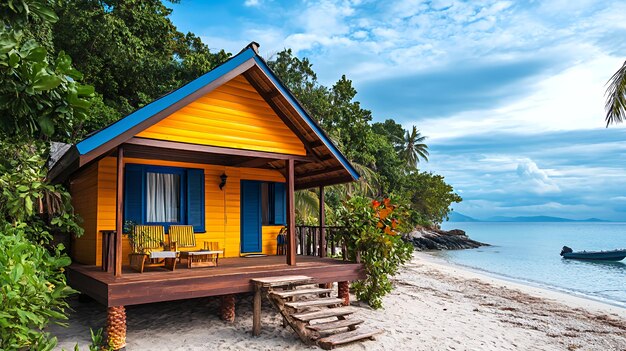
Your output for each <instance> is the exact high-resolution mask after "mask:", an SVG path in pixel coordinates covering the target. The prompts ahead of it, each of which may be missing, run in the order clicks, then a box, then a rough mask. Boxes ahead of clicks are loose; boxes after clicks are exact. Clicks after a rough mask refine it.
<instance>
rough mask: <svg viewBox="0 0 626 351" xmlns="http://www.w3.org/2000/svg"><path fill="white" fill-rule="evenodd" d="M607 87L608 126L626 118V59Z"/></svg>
mask: <svg viewBox="0 0 626 351" xmlns="http://www.w3.org/2000/svg"><path fill="white" fill-rule="evenodd" d="M608 84H609V87H608V88H607V89H606V95H607V98H606V105H605V108H606V126H607V127H608V126H609V124H611V123H621V122H623V121H624V119H626V61H624V64H623V65H622V67H621V68H620V69H618V70H617V72H615V74H614V75H613V76H612V77H611V79H609V83H608Z"/></svg>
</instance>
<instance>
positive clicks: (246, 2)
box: [243, 0, 261, 7]
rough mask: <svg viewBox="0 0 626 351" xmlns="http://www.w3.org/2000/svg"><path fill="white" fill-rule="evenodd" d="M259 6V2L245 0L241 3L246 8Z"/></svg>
mask: <svg viewBox="0 0 626 351" xmlns="http://www.w3.org/2000/svg"><path fill="white" fill-rule="evenodd" d="M260 4H261V1H260V0H246V1H244V2H243V5H244V6H246V7H252V6H259V5H260Z"/></svg>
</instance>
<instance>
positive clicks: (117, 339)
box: [107, 306, 126, 350]
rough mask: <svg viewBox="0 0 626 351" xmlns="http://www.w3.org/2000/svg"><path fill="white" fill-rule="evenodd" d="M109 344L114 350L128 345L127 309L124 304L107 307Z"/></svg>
mask: <svg viewBox="0 0 626 351" xmlns="http://www.w3.org/2000/svg"><path fill="white" fill-rule="evenodd" d="M107 345H110V346H111V348H112V349H113V350H121V349H123V348H124V347H125V346H126V309H125V308H124V306H114V307H109V308H107Z"/></svg>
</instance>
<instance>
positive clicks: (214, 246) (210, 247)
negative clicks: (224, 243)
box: [204, 241, 226, 267]
mask: <svg viewBox="0 0 626 351" xmlns="http://www.w3.org/2000/svg"><path fill="white" fill-rule="evenodd" d="M204 251H208V252H211V253H210V254H208V255H207V256H208V257H207V260H208V261H209V262H212V263H213V265H215V266H216V267H217V262H218V259H219V258H220V254H221V255H222V257H224V252H226V250H224V249H220V243H219V242H218V241H205V242H204Z"/></svg>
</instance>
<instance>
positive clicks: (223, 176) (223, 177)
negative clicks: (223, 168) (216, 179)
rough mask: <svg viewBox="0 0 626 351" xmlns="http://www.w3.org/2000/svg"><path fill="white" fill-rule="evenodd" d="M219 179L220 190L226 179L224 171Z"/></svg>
mask: <svg viewBox="0 0 626 351" xmlns="http://www.w3.org/2000/svg"><path fill="white" fill-rule="evenodd" d="M220 179H221V180H222V181H221V182H220V190H222V188H223V187H224V186H225V185H226V179H228V176H227V175H226V173H222V175H221V176H220Z"/></svg>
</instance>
